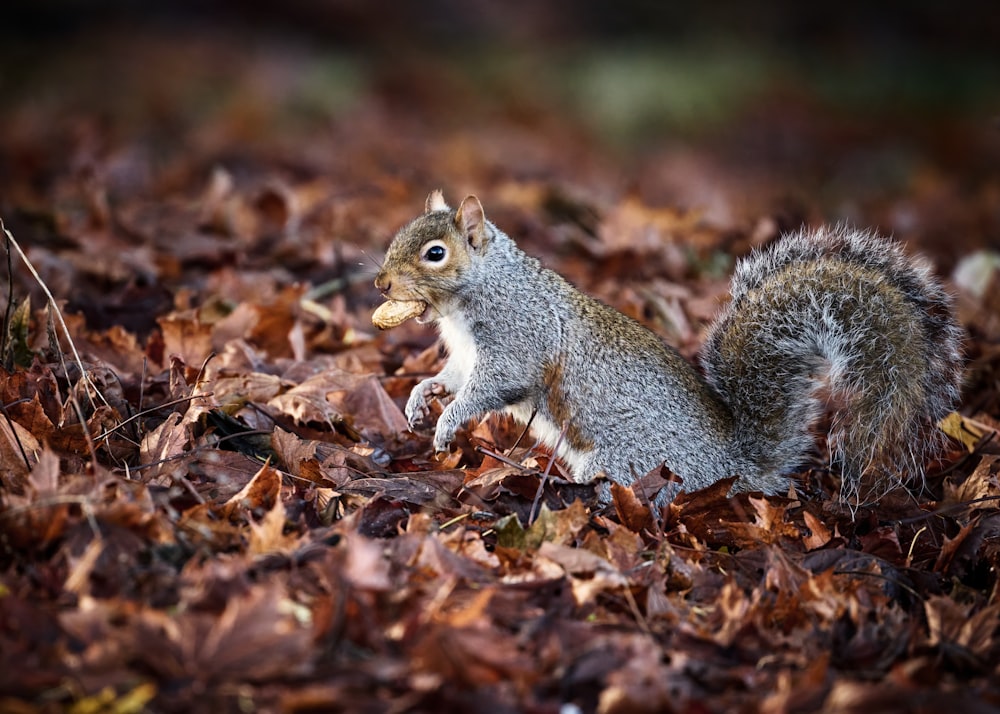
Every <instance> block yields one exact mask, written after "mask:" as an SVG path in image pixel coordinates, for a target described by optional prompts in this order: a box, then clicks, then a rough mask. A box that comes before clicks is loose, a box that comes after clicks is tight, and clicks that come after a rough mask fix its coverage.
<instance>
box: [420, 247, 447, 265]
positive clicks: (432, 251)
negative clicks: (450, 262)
mask: <svg viewBox="0 0 1000 714" xmlns="http://www.w3.org/2000/svg"><path fill="white" fill-rule="evenodd" d="M447 252H448V251H446V250H445V249H444V246H442V245H432V246H431V247H430V248H428V249H427V250H425V251H424V260H429V261H430V262H432V263H440V262H441V261H442V260H444V256H445V255H446V254H447Z"/></svg>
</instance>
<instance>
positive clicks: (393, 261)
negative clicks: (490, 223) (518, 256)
mask: <svg viewBox="0 0 1000 714" xmlns="http://www.w3.org/2000/svg"><path fill="white" fill-rule="evenodd" d="M424 210H425V212H424V215H422V216H420V217H419V218H416V219H415V220H413V221H411V222H410V223H408V224H407V225H405V226H403V227H402V228H401V229H400V230H399V232H398V233H397V234H396V236H395V237H394V238H393V239H392V243H390V244H389V249H388V250H387V251H386V254H385V262H383V264H382V268H381V270H379V272H378V275H377V276H376V277H375V287H377V288H378V289H379V290H380V291H381V292H382V294H383V295H384V296H385V297H387V298H390V299H392V300H423V301H424V302H426V303H427V304H428V305H429V306H430V308H431V309H430V310H429V311H428V313H426V314H425V315H424V319H434V318H436V317H440V316H441V315H443V314H446V313H447V312H448V307H449V304H450V303H451V301H452V297H453V296H454V295H455V293H456V292H457V291H458V290H459V289H460V288H461V286H462V283H463V280H462V276H463V275H464V274H465V272H466V271H467V270H468V269H469V267H470V266H471V262H472V259H473V255H474V254H475V253H477V252H479V251H481V250H482V249H483V247H484V246H485V244H486V241H487V231H486V218H485V216H484V214H483V206H482V204H481V203H480V202H479V199H478V198H476V197H475V196H468V197H467V198H466V199H465V200H464V201H462V205H461V206H459V207H458V210H457V211H455V212H454V213H453V212H452V210H451V208H449V207H448V204H446V203H445V201H444V196H443V195H442V193H441V192H440V191H434V192H433V193H431V194H430V195H429V196H428V197H427V201H426V202H425V204H424Z"/></svg>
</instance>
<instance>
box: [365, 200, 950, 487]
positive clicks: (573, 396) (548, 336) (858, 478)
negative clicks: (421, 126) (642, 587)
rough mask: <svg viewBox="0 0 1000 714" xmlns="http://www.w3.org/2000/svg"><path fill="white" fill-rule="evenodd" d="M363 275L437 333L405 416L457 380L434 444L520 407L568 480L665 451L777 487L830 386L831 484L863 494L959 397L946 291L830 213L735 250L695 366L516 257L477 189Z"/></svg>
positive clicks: (625, 468) (898, 466)
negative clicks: (436, 350) (811, 224)
mask: <svg viewBox="0 0 1000 714" xmlns="http://www.w3.org/2000/svg"><path fill="white" fill-rule="evenodd" d="M375 285H376V287H377V288H378V289H379V290H380V291H381V292H382V294H383V295H384V296H385V297H386V298H388V299H389V301H390V305H393V307H394V308H395V307H399V306H400V305H401V306H402V307H401V308H400V311H399V315H397V319H396V320H395V321H392V322H391V323H388V324H387V326H391V325H392V324H398V322H401V321H403V320H405V319H406V318H407V317H409V316H415V315H419V317H418V319H419V321H421V322H433V323H435V324H436V326H437V328H438V330H439V331H440V334H441V337H442V339H443V340H444V344H445V346H446V347H447V351H448V359H447V362H446V364H445V366H444V368H443V369H442V370H441V372H440V373H439V374H437V375H436V376H434V377H431V378H429V379H425V380H423V381H421V382H420V383H419V384H417V385H416V386H415V387H414V388H413V391H412V392H411V394H410V397H409V401H408V402H407V404H406V410H405V413H406V418H407V421H408V423H409V424H410V426H411V428H419V427H420V426H421V425H422V424H423V423H424V422H425V420H426V419H427V417H428V415H429V410H428V405H427V400H428V399H429V398H430V397H431V396H432V395H433V394H451V395H454V400H453V401H452V402H451V403H450V404H449V405H448V406H447V407H446V408H445V409H444V411H443V413H442V414H441V416H440V418H439V419H438V422H437V428H436V430H435V433H434V441H433V445H434V448H435V449H436V450H439V451H441V450H446V449H448V446H449V444H450V443H451V442H452V439H453V438H454V436H455V433H456V430H458V429H459V428H460V427H462V426H463V425H464V424H465V423H466V422H468V421H469V420H470V419H475V418H479V417H482V416H484V415H486V414H489V413H492V412H506V413H508V414H511V415H513V416H514V418H515V419H516V420H517V421H519V422H521V423H527V422H528V421H529V420H531V428H532V431H533V433H534V435H535V436H536V437H537V438H539V439H540V440H541V441H542V442H544V443H545V444H547V445H548V446H549V447H551V448H554V449H555V451H556V453H557V455H558V456H559V458H561V459H562V461H563V462H564V463H565V464H566V466H567V467H568V468H569V471H570V473H571V474H572V475H573V477H574V479H575V480H577V481H579V482H588V481H591V480H592V479H594V478H595V477H596V476H598V475H600V474H605V475H606V476H607V477H608V478H609V479H611V480H612V481H615V482H617V483H620V484H623V485H629V484H630V483H632V482H633V481H634V480H635V479H636V478H637V477H638V476H641V475H643V474H645V473H647V472H648V471H650V470H652V469H654V468H656V467H658V466H659V465H661V464H665V465H666V466H667V467H668V468H669V469H670V470H671V471H673V472H674V473H675V474H677V475H678V476H679V477H680V478H681V479H682V482H683V487H684V488H685V489H686V490H688V491H691V490H695V489H698V488H702V487H705V486H708V485H710V484H712V483H714V482H716V481H717V480H719V479H722V478H725V477H729V476H738V477H739V479H738V481H737V482H736V488H738V489H741V490H753V491H757V490H759V491H764V492H767V493H780V492H783V491H786V490H787V488H788V483H789V482H788V478H787V476H788V474H789V473H791V472H794V471H795V469H796V468H797V467H800V466H801V465H802V463H803V460H804V458H805V455H806V454H807V453H808V450H809V448H810V446H811V445H812V443H813V440H814V438H813V436H812V435H811V434H810V427H811V425H813V424H814V423H815V422H816V420H817V419H818V418H819V417H820V416H821V415H822V413H823V411H824V406H825V405H824V399H825V398H829V397H836V398H837V399H838V400H839V401H838V402H837V404H839V407H838V408H837V409H836V410H835V413H834V416H833V421H832V426H831V430H830V436H829V445H830V449H831V454H832V457H833V461H834V462H835V463H836V464H838V465H839V467H840V470H841V472H842V474H843V485H842V488H841V490H842V494H843V495H844V496H846V497H847V498H849V499H850V498H855V499H856V498H858V496H859V490H861V491H863V493H862V496H863V497H864V498H868V497H869V496H870V494H872V493H874V495H875V496H876V497H877V496H878V495H879V493H881V492H882V491H886V490H889V489H890V488H892V487H894V486H895V485H896V484H898V483H899V482H900V481H901V479H902V476H901V474H911V475H912V474H916V473H919V471H920V469H921V468H922V467H923V462H924V460H925V459H926V458H927V456H928V455H929V454H932V453H933V452H934V450H935V448H936V446H937V445H939V444H940V439H941V438H942V437H941V435H940V432H938V431H936V430H935V429H934V426H933V425H934V424H935V422H936V421H937V420H938V419H940V418H941V417H943V416H944V415H945V414H946V413H948V412H949V411H950V410H951V408H952V406H953V405H954V404H955V403H956V402H957V399H958V392H959V384H960V378H961V357H960V348H961V335H962V332H961V329H960V327H959V326H958V324H957V322H956V320H955V317H954V314H953V310H952V301H951V298H950V296H949V295H948V293H947V292H946V291H945V289H944V288H943V287H942V285H941V284H940V283H939V282H938V281H937V280H936V279H935V278H934V277H933V276H932V274H931V271H930V269H929V267H928V266H927V265H926V264H925V263H924V262H923V261H920V260H916V259H911V258H908V257H907V256H906V255H905V254H904V252H903V250H902V249H901V247H900V246H899V245H898V244H896V243H893V242H889V241H886V240H883V239H881V238H878V237H876V236H874V235H872V234H871V233H868V232H863V231H857V230H853V229H850V228H848V227H846V226H842V225H840V226H836V227H827V228H821V229H818V230H813V231H808V230H802V231H799V232H797V233H792V234H788V235H786V236H784V237H782V238H781V239H779V240H778V241H776V242H775V243H774V244H773V245H771V246H770V247H769V248H768V249H766V250H763V251H758V252H755V253H753V254H752V255H751V256H749V257H747V258H745V259H743V260H742V261H740V262H739V264H738V265H737V267H736V271H735V274H734V277H733V280H732V288H731V291H732V300H731V301H730V302H729V303H728V305H727V306H726V307H725V308H724V309H723V310H722V312H721V314H720V315H719V317H718V319H717V320H716V321H715V323H714V324H713V325H712V327H711V329H710V332H709V335H708V338H707V340H706V342H705V345H704V347H703V350H702V353H701V365H702V368H703V370H704V377H702V376H701V375H700V374H699V373H698V371H696V370H695V369H694V368H693V367H692V366H691V365H690V364H689V363H688V362H687V361H686V360H685V359H684V358H683V357H682V356H681V355H680V354H679V353H678V352H676V351H675V350H674V349H672V348H670V347H669V346H666V345H665V344H664V343H663V342H662V341H661V340H660V339H659V337H657V336H656V335H655V334H654V333H653V332H651V331H650V330H648V329H647V328H645V327H643V326H642V325H640V324H639V323H638V322H636V321H634V320H632V319H631V318H629V317H626V316H625V315H623V314H622V313H620V312H618V311H617V310H615V309H613V308H612V307H609V306H608V305H605V304H604V303H602V302H600V301H598V300H596V299H594V298H591V297H589V296H587V295H585V294H583V293H581V292H580V291H578V290H577V289H576V288H574V287H573V286H572V285H570V284H569V283H568V282H567V281H566V280H565V279H563V278H562V277H561V276H559V275H558V274H556V273H555V272H553V271H551V270H548V269H546V268H543V267H542V265H541V264H540V263H539V261H538V260H536V259H535V258H532V257H529V256H528V255H526V254H525V253H524V252H522V251H521V250H520V249H519V248H518V247H517V246H516V245H515V243H514V241H513V240H512V239H511V238H509V237H508V236H507V235H506V234H504V233H503V232H502V231H500V230H499V229H498V228H497V227H496V226H495V225H493V224H492V223H491V222H490V221H488V220H486V217H485V214H484V212H483V207H482V205H481V203H480V202H479V200H478V199H477V198H476V197H475V196H469V197H467V198H466V199H465V200H464V201H463V202H462V204H461V206H460V207H459V208H458V210H457V211H456V210H452V209H451V208H449V207H448V205H447V204H446V203H445V201H444V198H443V196H442V194H441V193H440V192H439V191H436V192H434V193H432V194H431V195H430V196H429V197H428V199H427V202H426V205H425V212H424V214H423V215H421V216H419V217H418V218H416V219H414V220H413V221H411V222H410V223H409V224H407V225H406V226H404V227H403V228H401V229H400V230H399V232H398V233H397V234H396V236H395V238H394V239H393V240H392V243H391V244H390V246H389V248H388V250H387V252H386V257H385V261H384V263H383V265H382V267H381V269H380V271H379V273H378V275H377V277H376V280H375ZM397 301H398V302H397ZM376 323H377V320H376ZM824 383H825V384H827V385H828V388H827V390H826V391H824V390H823V389H822V388H821V387H822V385H823V384H824ZM863 485H864V487H863ZM873 489H874V491H873ZM662 501H663V497H661V500H660V505H662Z"/></svg>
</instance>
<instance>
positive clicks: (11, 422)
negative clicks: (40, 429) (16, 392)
mask: <svg viewBox="0 0 1000 714" xmlns="http://www.w3.org/2000/svg"><path fill="white" fill-rule="evenodd" d="M26 401H28V400H27V399H18V400H17V401H16V402H14V404H18V403H20V402H26ZM0 410H2V411H3V418H4V419H6V420H7V426H9V427H10V433H11V434H13V435H14V441H15V442H16V443H17V448H18V450H19V451H20V452H21V458H22V459H24V465H25V467H27V469H28V471H31V462H30V461H28V454H27V453H25V451H24V445H23V444H22V443H21V437H19V436H18V435H17V429H15V428H14V420H13V419H11V418H10V412H8V411H7V405H6V404H4V403H2V402H0Z"/></svg>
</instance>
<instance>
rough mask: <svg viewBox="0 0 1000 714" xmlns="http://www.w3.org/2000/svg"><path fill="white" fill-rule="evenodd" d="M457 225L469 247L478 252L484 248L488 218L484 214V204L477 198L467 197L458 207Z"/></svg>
mask: <svg viewBox="0 0 1000 714" xmlns="http://www.w3.org/2000/svg"><path fill="white" fill-rule="evenodd" d="M455 225H456V226H457V227H458V230H459V232H461V234H462V235H463V236H465V239H466V240H467V241H469V245H471V246H472V247H473V248H475V249H476V250H478V249H479V248H482V247H483V241H484V240H485V239H486V216H485V214H484V213H483V204H481V203H480V202H479V199H478V198H476V197H475V196H466V198H465V200H464V201H462V205H461V206H459V207H458V213H457V214H455Z"/></svg>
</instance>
